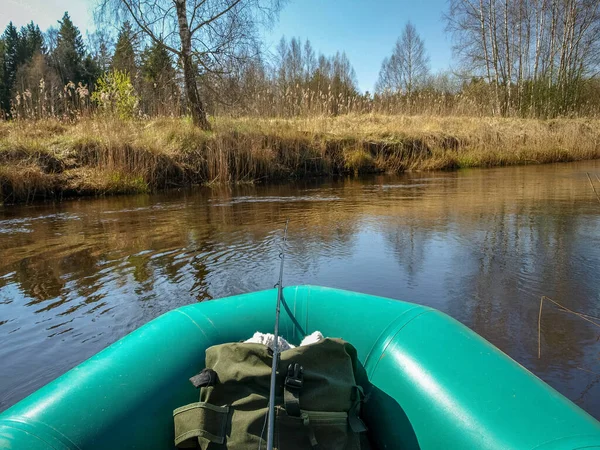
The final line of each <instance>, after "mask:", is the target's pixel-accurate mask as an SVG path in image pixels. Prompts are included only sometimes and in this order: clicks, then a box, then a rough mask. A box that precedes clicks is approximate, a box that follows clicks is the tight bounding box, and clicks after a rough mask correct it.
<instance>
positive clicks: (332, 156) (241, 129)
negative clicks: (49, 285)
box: [0, 114, 600, 203]
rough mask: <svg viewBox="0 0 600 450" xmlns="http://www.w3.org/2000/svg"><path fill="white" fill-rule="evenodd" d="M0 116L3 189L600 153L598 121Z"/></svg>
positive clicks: (64, 188) (115, 188)
mask: <svg viewBox="0 0 600 450" xmlns="http://www.w3.org/2000/svg"><path fill="white" fill-rule="evenodd" d="M212 120H213V131H210V132H206V131H202V130H200V129H198V128H196V127H194V126H193V125H192V123H191V122H190V121H189V120H188V119H186V118H166V117H161V118H155V119H149V120H130V121H121V120H117V119H111V118H108V117H101V116H98V117H90V118H82V119H80V120H78V121H75V122H73V123H65V122H59V121H57V120H54V119H44V120H37V121H31V120H19V121H14V122H2V121H0V168H1V169H0V189H1V194H0V200H1V201H2V202H3V203H12V202H23V201H25V202H27V201H32V200H34V199H38V198H42V199H43V198H46V199H48V198H60V197H64V196H74V195H103V194H119V193H133V192H150V191H154V190H157V189H164V188H169V187H182V186H189V185H194V184H226V183H240V182H242V183H243V182H249V183H253V182H257V181H266V180H274V179H284V178H298V177H303V176H307V175H310V176H314V175H336V174H358V173H366V172H391V173H399V172H403V171H416V170H448V169H458V168H464V167H492V166H503V165H515V164H540V163H550V162H562V161H576V160H585V159H595V158H600V120H597V119H554V120H535V119H506V118H505V119H502V118H489V117H487V118H486V117H440V116H386V115H374V114H371V115H366V114H362V115H353V114H348V115H344V116H337V117H330V116H318V117H304V118H294V119H283V118H252V117H244V118H233V117H218V118H213V119H212Z"/></svg>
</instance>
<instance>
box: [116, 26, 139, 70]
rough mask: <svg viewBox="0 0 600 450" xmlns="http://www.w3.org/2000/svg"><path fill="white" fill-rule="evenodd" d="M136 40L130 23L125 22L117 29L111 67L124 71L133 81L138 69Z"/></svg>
mask: <svg viewBox="0 0 600 450" xmlns="http://www.w3.org/2000/svg"><path fill="white" fill-rule="evenodd" d="M136 47H137V42H136V38H135V33H134V32H133V29H132V27H131V23H129V22H125V23H123V26H122V27H121V30H120V31H119V37H118V38H117V44H116V45H115V54H114V55H113V59H112V68H113V69H115V70H120V71H122V72H126V73H127V74H128V75H129V77H130V79H131V80H132V81H133V80H135V79H136V78H137V74H138V69H137V64H136V61H135V59H136V58H135V57H136Z"/></svg>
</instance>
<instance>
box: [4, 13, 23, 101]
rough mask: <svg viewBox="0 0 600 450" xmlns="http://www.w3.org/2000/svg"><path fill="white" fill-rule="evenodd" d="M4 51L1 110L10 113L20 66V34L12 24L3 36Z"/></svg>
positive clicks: (7, 27)
mask: <svg viewBox="0 0 600 450" xmlns="http://www.w3.org/2000/svg"><path fill="white" fill-rule="evenodd" d="M2 40H3V42H4V44H3V47H4V51H3V52H2V59H3V61H2V83H1V84H2V91H1V92H0V109H2V110H3V111H4V112H5V113H8V112H9V111H10V95H11V91H12V87H13V85H14V84H15V79H16V77H17V68H18V66H19V46H20V45H19V44H20V39H19V32H18V31H17V28H16V27H15V26H14V25H13V23H12V22H10V23H9V24H8V25H7V26H6V30H4V34H3V35H2Z"/></svg>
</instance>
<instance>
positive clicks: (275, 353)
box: [267, 219, 290, 450]
mask: <svg viewBox="0 0 600 450" xmlns="http://www.w3.org/2000/svg"><path fill="white" fill-rule="evenodd" d="M289 223H290V219H287V220H286V222H285V229H284V231H283V243H282V245H281V253H279V258H280V259H281V265H280V266H279V281H278V282H277V306H276V307H275V332H274V333H273V335H274V339H273V364H272V366H271V390H270V392H269V413H268V414H269V423H268V426H267V450H273V436H274V434H275V378H276V376H277V363H278V361H279V313H280V311H281V301H282V299H283V262H284V261H285V243H286V242H287V230H288V224H289Z"/></svg>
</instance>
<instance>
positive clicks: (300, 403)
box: [173, 339, 368, 450]
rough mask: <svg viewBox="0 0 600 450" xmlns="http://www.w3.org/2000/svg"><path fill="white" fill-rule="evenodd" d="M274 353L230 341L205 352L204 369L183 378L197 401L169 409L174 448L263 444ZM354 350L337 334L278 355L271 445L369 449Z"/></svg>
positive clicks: (232, 447)
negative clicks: (195, 389)
mask: <svg viewBox="0 0 600 450" xmlns="http://www.w3.org/2000/svg"><path fill="white" fill-rule="evenodd" d="M272 354H273V352H272V351H271V349H269V348H268V347H266V346H265V345H262V344H246V343H231V344H222V345H216V346H214V347H210V348H208V349H207V350H206V368H205V369H204V370H203V371H202V372H200V373H199V374H198V375H196V376H195V377H192V378H191V379H190V381H192V383H193V384H194V385H195V386H196V387H200V401H199V402H198V403H192V404H189V405H186V406H183V407H181V408H177V409H176V410H175V411H174V412H173V416H174V418H175V445H176V446H177V447H179V448H201V449H203V450H206V449H209V450H213V449H215V450H216V449H219V450H221V449H228V450H238V449H239V450H242V449H244V450H246V449H252V450H254V449H256V450H259V449H264V448H266V439H267V410H268V401H269V387H270V377H271V363H272V361H273V356H272ZM358 367H359V366H358V360H357V357H356V350H355V348H354V347H353V346H352V345H350V344H349V343H347V342H344V341H342V340H339V339H324V340H321V341H319V342H317V343H315V344H311V345H307V346H302V347H296V348H292V349H289V350H286V351H283V352H281V354H280V360H279V364H278V370H277V378H276V381H277V383H276V391H275V392H276V396H275V411H276V416H275V430H274V440H273V442H274V448H275V449H279V450H294V449H317V448H318V449H319V450H361V449H365V448H368V445H366V438H365V437H364V433H363V435H361V434H360V433H362V432H364V431H366V428H365V426H364V424H363V422H362V421H361V420H360V418H359V413H360V405H361V401H362V399H363V390H362V388H361V387H360V386H359V385H358V383H357V369H358Z"/></svg>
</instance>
